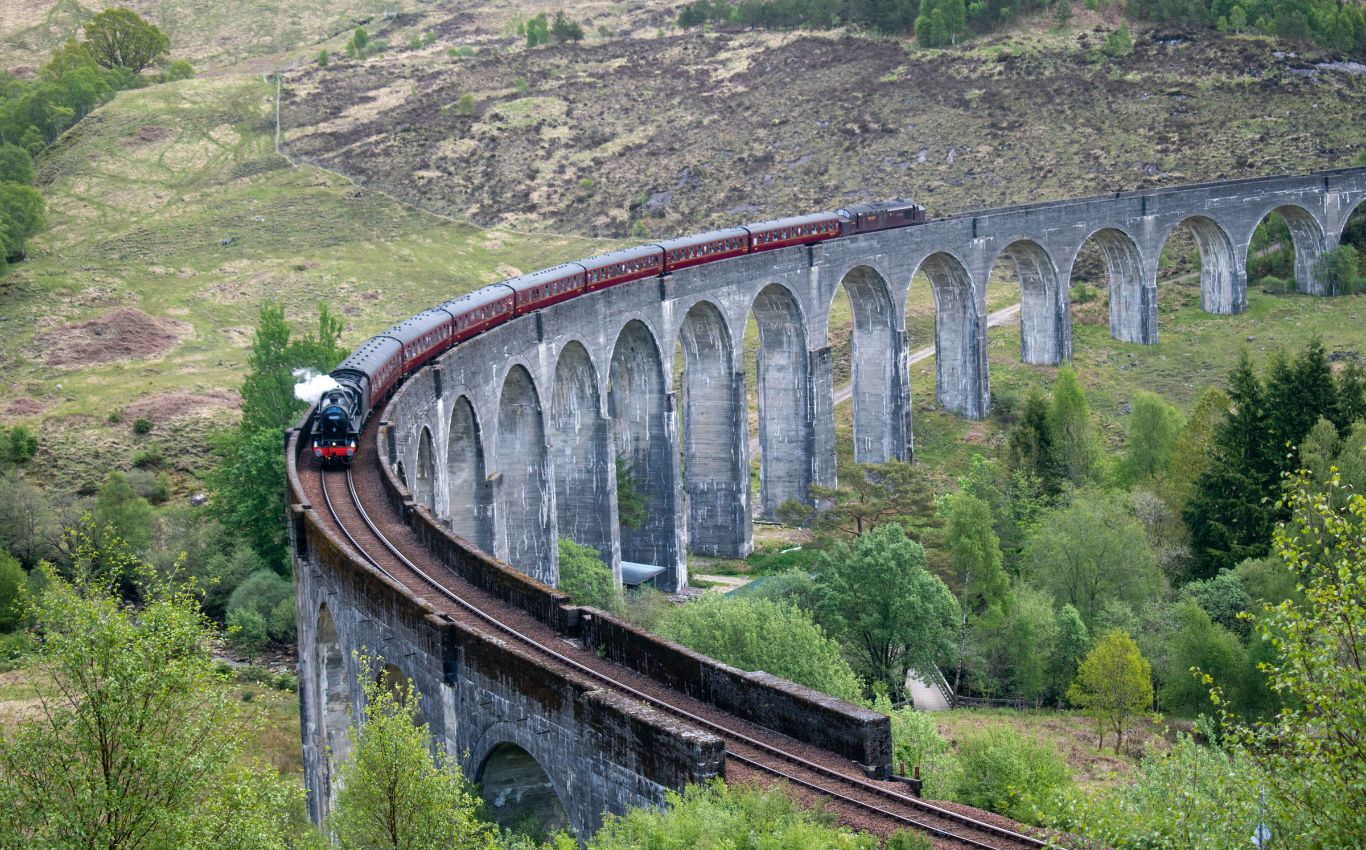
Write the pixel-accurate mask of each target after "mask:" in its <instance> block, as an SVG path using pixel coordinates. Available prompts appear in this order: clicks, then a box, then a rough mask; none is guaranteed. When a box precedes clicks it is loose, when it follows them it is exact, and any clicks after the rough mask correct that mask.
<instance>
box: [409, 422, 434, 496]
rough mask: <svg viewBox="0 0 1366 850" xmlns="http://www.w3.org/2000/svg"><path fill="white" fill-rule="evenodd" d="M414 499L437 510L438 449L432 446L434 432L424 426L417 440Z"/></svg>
mask: <svg viewBox="0 0 1366 850" xmlns="http://www.w3.org/2000/svg"><path fill="white" fill-rule="evenodd" d="M413 499H414V500H416V501H417V503H418V504H420V505H424V506H426V508H427V510H429V511H432V512H433V513H435V512H436V451H435V450H434V449H433V447H432V432H431V429H430V428H427V427H425V426H424V427H423V428H422V434H421V435H420V436H419V437H418V440H417V480H416V481H414V482H413Z"/></svg>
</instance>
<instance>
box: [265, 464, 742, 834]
mask: <svg viewBox="0 0 1366 850" xmlns="http://www.w3.org/2000/svg"><path fill="white" fill-rule="evenodd" d="M291 459H292V458H291ZM292 472H293V470H292V463H291V473H292ZM291 479H292V482H293V485H294V486H292V493H293V498H292V499H291V502H292V503H293V507H292V508H291V512H292V513H291V516H292V518H293V521H292V522H291V538H292V544H293V549H294V556H295V561H294V567H295V573H294V574H295V586H296V593H297V612H298V618H299V638H298V640H299V700H300V716H301V720H302V735H303V745H304V776H305V783H306V785H307V787H308V789H309V810H310V814H311V815H312V816H313V818H314V820H315V821H320V820H321V818H322V817H324V816H325V815H326V813H327V811H328V809H329V807H330V805H331V802H332V800H333V799H334V798H335V793H336V789H335V787H334V786H333V784H332V776H333V764H334V763H335V758H336V757H339V756H342V755H344V754H345V753H346V752H348V751H349V749H350V742H349V741H348V739H347V724H348V717H347V713H348V711H349V712H351V713H352V714H353V715H354V716H361V715H362V712H363V709H364V706H363V705H362V704H361V702H360V697H359V688H358V686H357V685H356V682H357V679H356V677H357V675H358V672H359V671H358V666H357V660H356V655H355V654H356V653H367V654H371V655H374V656H376V657H377V658H378V659H379V661H378V664H379V666H380V667H381V668H383V667H392V668H395V669H396V670H397V673H398V674H401V675H402V676H404V677H406V678H407V679H409V680H411V681H412V683H413V685H414V687H415V688H416V689H417V691H418V692H419V693H420V694H421V701H420V711H421V719H422V720H423V721H425V722H426V723H427V724H428V725H429V727H430V729H431V731H432V734H433V736H434V738H435V740H436V742H437V744H438V745H439V746H441V747H444V748H445V750H446V751H447V752H448V753H450V754H451V755H453V756H455V757H456V758H457V759H458V760H459V762H460V765H461V767H462V769H463V770H464V771H465V773H466V774H467V775H468V776H470V777H472V778H474V779H475V780H476V781H478V780H480V779H482V778H485V777H486V776H487V777H489V778H491V779H492V780H493V785H494V793H493V795H492V797H493V798H494V799H493V800H492V802H493V804H494V807H495V811H500V810H501V811H504V812H506V813H508V815H509V819H510V820H515V819H516V817H515V815H516V811H517V807H518V806H524V807H525V811H524V812H523V813H526V812H542V813H543V812H545V811H547V810H548V809H549V808H553V806H552V805H551V804H552V803H554V804H557V805H558V806H559V807H561V808H562V809H563V811H564V816H565V820H566V823H567V825H569V826H570V827H572V828H573V829H574V830H576V831H577V832H578V833H579V834H581V835H589V834H591V833H592V831H593V830H595V829H596V828H597V827H598V825H599V824H600V823H601V819H602V814H603V812H618V813H621V812H624V811H626V809H627V808H629V807H632V806H642V805H661V804H662V803H663V800H664V792H665V791H666V790H669V789H677V788H681V787H682V786H683V785H684V784H687V783H690V782H699V781H705V780H706V779H708V778H710V777H713V776H716V775H718V774H719V772H720V770H721V760H722V753H723V747H722V743H721V741H720V740H719V739H718V738H716V737H715V736H712V735H710V734H708V733H705V732H701V731H699V730H698V729H697V728H695V727H693V726H690V725H688V724H685V723H681V722H679V721H676V720H674V719H673V718H670V717H667V716H665V715H662V714H660V713H659V712H657V711H655V710H653V709H650V708H648V707H645V706H643V705H642V704H641V703H639V702H638V701H636V700H631V699H626V698H624V697H622V696H621V695H619V694H617V693H615V692H613V691H609V690H605V689H603V688H602V687H601V686H600V685H598V684H597V683H595V682H592V681H590V680H587V679H585V678H581V677H578V676H575V675H570V674H562V673H554V672H550V671H548V670H546V669H545V668H544V667H543V666H542V665H541V663H540V661H539V660H538V659H537V658H534V657H532V656H530V655H527V654H525V653H524V652H523V651H522V650H521V649H519V648H518V647H517V646H515V645H513V644H512V643H510V642H508V641H505V640H502V639H499V638H496V637H491V636H490V635H488V634H487V633H486V632H484V631H483V630H482V629H480V628H475V627H471V626H467V625H464V624H462V623H460V622H457V621H455V620H452V619H451V618H450V617H448V616H446V615H444V614H438V613H437V612H436V611H435V610H434V609H433V608H432V607H431V606H430V605H428V604H427V603H426V602H424V601H423V600H422V599H421V598H420V597H417V596H415V594H414V593H413V592H412V591H410V590H409V589H407V588H404V587H402V586H399V585H397V584H395V583H394V582H393V581H392V580H391V579H389V578H388V577H387V576H385V575H383V574H381V573H379V572H378V571H375V570H374V569H373V568H371V567H369V566H368V565H367V564H364V563H361V562H358V561H357V560H355V559H354V556H352V555H351V554H350V550H348V549H347V548H346V547H345V546H343V545H342V544H341V542H340V541H338V540H337V539H335V538H334V537H332V536H331V534H330V532H328V531H327V530H326V528H325V527H324V526H323V525H321V524H320V523H319V522H318V521H317V518H316V517H315V516H314V515H313V509H312V507H311V506H310V505H308V504H307V503H306V502H305V501H304V500H303V499H302V498H301V497H300V493H301V491H300V489H299V488H298V487H297V477H295V476H294V475H293V474H291ZM418 510H419V511H420V512H421V513H426V510H425V508H419V509H418ZM390 675H393V673H391V674H390ZM329 753H331V755H332V756H333V758H329ZM532 765H534V766H535V768H536V770H532V769H531V766H532Z"/></svg>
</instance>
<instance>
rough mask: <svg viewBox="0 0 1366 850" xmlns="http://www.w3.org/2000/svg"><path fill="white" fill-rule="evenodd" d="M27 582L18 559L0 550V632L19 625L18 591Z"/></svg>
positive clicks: (8, 630)
mask: <svg viewBox="0 0 1366 850" xmlns="http://www.w3.org/2000/svg"><path fill="white" fill-rule="evenodd" d="M27 582H28V576H27V575H25V573H24V568H23V567H22V566H20V564H19V560H18V559H17V558H15V557H13V556H12V555H10V554H9V553H8V552H0V632H10V631H14V629H15V627H17V626H18V625H19V614H20V612H19V591H20V590H21V589H22V588H23V587H24V585H25V584H27Z"/></svg>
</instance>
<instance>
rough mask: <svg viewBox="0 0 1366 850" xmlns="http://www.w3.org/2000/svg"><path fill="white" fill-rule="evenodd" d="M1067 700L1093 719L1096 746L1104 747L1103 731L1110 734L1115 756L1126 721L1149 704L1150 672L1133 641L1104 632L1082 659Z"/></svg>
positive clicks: (1151, 685) (1127, 722) (1151, 694)
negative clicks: (1110, 731) (1112, 734)
mask: <svg viewBox="0 0 1366 850" xmlns="http://www.w3.org/2000/svg"><path fill="white" fill-rule="evenodd" d="M1067 700H1068V701H1069V702H1071V703H1072V704H1073V705H1075V706H1077V707H1078V708H1081V709H1083V710H1084V711H1086V712H1088V713H1089V714H1091V716H1092V717H1094V718H1095V720H1096V737H1097V738H1098V739H1099V742H1098V743H1097V746H1100V747H1103V746H1105V733H1106V731H1109V730H1113V731H1114V733H1115V752H1116V753H1118V752H1119V749H1120V747H1121V746H1122V745H1123V743H1124V730H1125V728H1126V727H1127V726H1128V725H1129V721H1130V720H1132V719H1133V718H1134V717H1135V716H1136V715H1138V714H1141V713H1143V712H1144V711H1146V710H1147V708H1148V706H1149V705H1151V704H1152V701H1153V683H1152V668H1151V667H1150V666H1149V665H1148V661H1147V659H1145V658H1144V657H1143V654H1142V653H1141V652H1139V651H1138V645H1137V644H1135V643H1134V641H1133V638H1131V637H1129V636H1128V635H1127V634H1125V633H1124V632H1121V631H1118V630H1116V631H1110V632H1106V633H1105V634H1103V635H1101V636H1100V638H1099V639H1098V640H1097V641H1096V643H1095V646H1093V647H1092V648H1091V651H1090V652H1088V653H1087V654H1086V657H1085V658H1084V659H1082V662H1081V664H1080V665H1079V666H1078V668H1077V678H1076V681H1074V682H1073V683H1072V686H1071V687H1070V688H1068V689H1067Z"/></svg>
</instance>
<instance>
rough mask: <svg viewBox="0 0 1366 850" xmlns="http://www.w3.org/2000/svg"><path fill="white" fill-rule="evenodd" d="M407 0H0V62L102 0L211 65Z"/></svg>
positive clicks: (29, 55) (58, 38) (342, 25)
mask: <svg viewBox="0 0 1366 850" xmlns="http://www.w3.org/2000/svg"><path fill="white" fill-rule="evenodd" d="M412 5H415V4H414V3H412V2H410V0H383V2H382V0H340V2H324V0H289V1H288V2H284V3H281V2H271V0H233V2H230V3H229V2H219V0H121V2H117V3H113V2H102V0H55V2H54V0H5V2H4V3H3V4H0V56H3V59H0V70H10V69H13V68H16V67H25V66H26V67H37V66H39V65H42V64H43V62H45V61H47V57H48V55H49V54H50V53H51V52H52V50H53V48H55V47H57V46H58V45H60V44H61V43H62V42H63V41H65V40H66V39H68V38H70V37H72V35H73V34H78V33H79V30H80V27H81V26H82V25H83V24H84V23H85V22H86V21H87V20H89V19H90V18H91V17H93V16H94V15H95V14H96V13H98V12H100V11H101V10H102V9H104V8H110V7H115V6H119V7H123V8H128V9H132V10H133V11H135V12H137V13H138V14H139V15H142V16H143V17H144V18H146V19H147V20H149V21H152V22H153V23H155V24H156V25H157V26H158V27H160V28H161V30H162V31H163V32H165V33H166V34H167V35H168V36H170V38H171V45H172V53H173V55H174V56H176V57H177V58H184V59H189V60H190V61H191V62H193V63H194V64H195V66H196V67H219V66H225V65H231V64H235V63H238V62H241V61H243V60H245V59H250V58H252V57H257V56H264V55H267V54H272V53H282V52H286V51H290V50H294V49H295V48H298V47H301V46H306V45H311V44H313V43H314V42H318V41H322V40H325V39H327V38H329V37H331V36H333V35H335V34H337V33H340V32H350V31H351V30H352V29H353V28H354V27H355V26H356V25H357V24H358V23H361V22H370V21H373V20H375V19H377V18H379V17H381V16H382V15H383V14H384V13H390V14H392V13H394V12H399V11H402V10H403V9H404V8H406V7H408V6H412Z"/></svg>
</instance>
